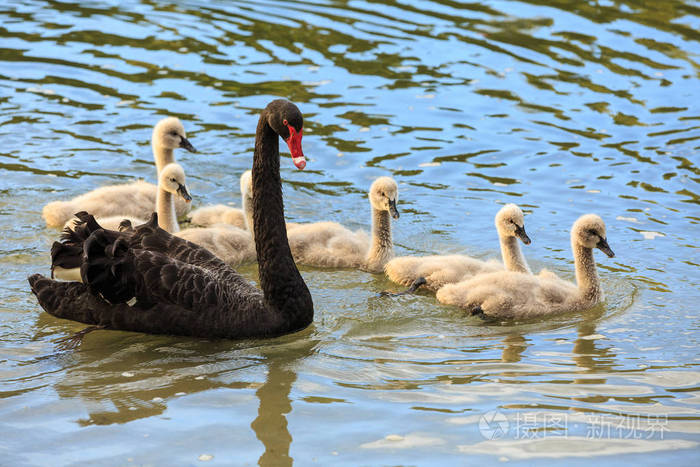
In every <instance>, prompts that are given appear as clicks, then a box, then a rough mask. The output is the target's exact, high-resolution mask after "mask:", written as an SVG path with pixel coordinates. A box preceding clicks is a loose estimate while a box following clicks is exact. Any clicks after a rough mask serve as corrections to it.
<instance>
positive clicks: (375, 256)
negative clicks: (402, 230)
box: [366, 207, 394, 272]
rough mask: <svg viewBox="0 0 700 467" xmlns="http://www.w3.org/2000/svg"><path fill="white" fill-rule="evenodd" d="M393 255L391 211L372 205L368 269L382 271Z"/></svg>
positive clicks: (367, 259)
mask: <svg viewBox="0 0 700 467" xmlns="http://www.w3.org/2000/svg"><path fill="white" fill-rule="evenodd" d="M393 256H394V244H393V242H392V239H391V216H390V215H389V211H386V210H383V209H375V208H374V207H372V244H371V245H370V248H369V251H368V252H367V257H366V263H367V265H366V267H367V270H369V271H372V272H381V271H382V270H383V269H384V265H385V264H386V263H387V262H388V261H389V260H390V259H391V258H392V257H393Z"/></svg>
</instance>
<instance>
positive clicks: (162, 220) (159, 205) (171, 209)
mask: <svg viewBox="0 0 700 467" xmlns="http://www.w3.org/2000/svg"><path fill="white" fill-rule="evenodd" d="M156 212H157V213H158V227H160V228H161V229H163V230H166V231H168V232H170V233H175V232H179V231H180V226H179V225H178V223H177V215H176V214H175V200H174V199H173V194H172V193H170V192H169V191H165V190H163V189H162V188H158V196H157V197H156Z"/></svg>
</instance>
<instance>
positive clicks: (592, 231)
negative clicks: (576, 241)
mask: <svg viewBox="0 0 700 467" xmlns="http://www.w3.org/2000/svg"><path fill="white" fill-rule="evenodd" d="M586 233H587V234H588V235H591V236H593V237H599V236H600V235H598V232H596V231H595V230H594V229H588V230H587V231H586Z"/></svg>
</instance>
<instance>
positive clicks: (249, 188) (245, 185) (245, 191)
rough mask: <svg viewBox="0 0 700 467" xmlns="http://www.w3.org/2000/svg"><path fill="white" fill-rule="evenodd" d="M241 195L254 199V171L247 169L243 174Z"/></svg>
mask: <svg viewBox="0 0 700 467" xmlns="http://www.w3.org/2000/svg"><path fill="white" fill-rule="evenodd" d="M241 195H243V196H244V197H246V198H250V199H253V171H252V170H246V171H245V172H243V174H242V175H241Z"/></svg>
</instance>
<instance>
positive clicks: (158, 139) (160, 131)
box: [153, 117, 197, 152]
mask: <svg viewBox="0 0 700 467" xmlns="http://www.w3.org/2000/svg"><path fill="white" fill-rule="evenodd" d="M153 142H154V143H155V144H157V145H158V146H161V147H164V148H167V149H177V148H183V149H187V150H188V151H190V152H197V150H196V149H195V148H194V146H192V144H191V143H190V142H189V140H188V139H187V134H186V133H185V127H184V126H182V123H181V122H180V119H179V118H177V117H167V118H164V119H163V120H161V121H159V122H158V124H157V125H156V126H155V127H154V128H153Z"/></svg>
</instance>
